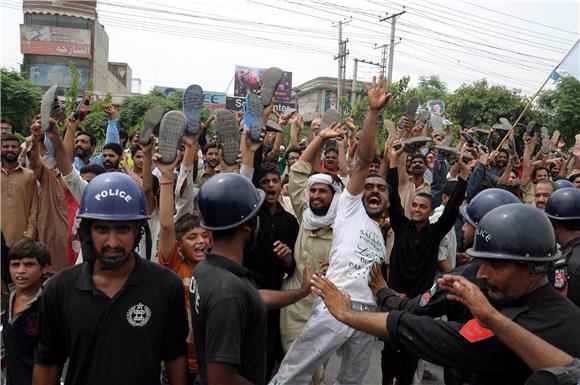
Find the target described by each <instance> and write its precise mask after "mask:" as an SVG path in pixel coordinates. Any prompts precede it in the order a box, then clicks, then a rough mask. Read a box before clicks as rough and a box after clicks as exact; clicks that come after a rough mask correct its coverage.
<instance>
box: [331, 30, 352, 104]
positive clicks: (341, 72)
mask: <svg viewBox="0 0 580 385" xmlns="http://www.w3.org/2000/svg"><path fill="white" fill-rule="evenodd" d="M349 22H350V20H348V21H345V22H343V21H342V20H341V21H339V22H338V55H336V56H335V57H334V60H338V78H337V87H336V101H337V108H338V112H342V108H341V106H340V97H341V96H342V94H343V92H342V82H343V79H344V78H345V77H346V57H347V55H348V54H349V52H348V51H347V50H346V43H348V39H346V40H342V26H343V25H345V24H347V23H349Z"/></svg>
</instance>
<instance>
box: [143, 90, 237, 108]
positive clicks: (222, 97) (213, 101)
mask: <svg viewBox="0 0 580 385" xmlns="http://www.w3.org/2000/svg"><path fill="white" fill-rule="evenodd" d="M153 90H155V91H157V92H161V93H162V94H163V95H166V96H169V95H171V94H173V93H174V92H178V91H179V92H181V93H184V92H185V88H174V87H164V86H154V87H153ZM203 107H205V108H226V93H225V92H215V91H203Z"/></svg>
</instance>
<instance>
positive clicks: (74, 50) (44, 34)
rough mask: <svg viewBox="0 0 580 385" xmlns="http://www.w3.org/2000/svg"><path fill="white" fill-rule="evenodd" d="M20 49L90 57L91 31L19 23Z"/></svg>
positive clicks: (25, 51)
mask: <svg viewBox="0 0 580 385" xmlns="http://www.w3.org/2000/svg"><path fill="white" fill-rule="evenodd" d="M20 51H21V52H22V53H24V54H33V55H50V56H66V57H80V58H85V59H90V58H91V31H90V30H88V29H76V28H62V27H50V26H46V25H24V24H21V25H20Z"/></svg>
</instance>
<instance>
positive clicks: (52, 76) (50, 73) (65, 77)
mask: <svg viewBox="0 0 580 385" xmlns="http://www.w3.org/2000/svg"><path fill="white" fill-rule="evenodd" d="M77 70H78V71H79V74H80V79H79V80H80V88H81V89H87V86H88V83H89V70H88V68H78V67H77ZM28 79H29V80H30V81H31V82H32V84H34V85H37V86H52V85H53V84H56V85H58V86H59V87H65V88H68V87H70V85H71V77H70V70H69V68H68V66H62V65H52V64H32V65H30V67H29V68H28Z"/></svg>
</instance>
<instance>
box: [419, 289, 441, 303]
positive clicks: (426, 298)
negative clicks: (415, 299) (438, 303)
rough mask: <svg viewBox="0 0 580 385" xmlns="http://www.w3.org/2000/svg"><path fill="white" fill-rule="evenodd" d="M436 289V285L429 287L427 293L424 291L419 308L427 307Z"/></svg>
mask: <svg viewBox="0 0 580 385" xmlns="http://www.w3.org/2000/svg"><path fill="white" fill-rule="evenodd" d="M438 288H439V287H438V286H437V284H434V285H433V286H431V288H430V289H429V291H426V292H425V293H423V295H422V296H421V300H420V301H419V306H421V307H425V306H427V304H428V303H429V300H430V299H431V297H433V295H435V293H436V292H437V289H438Z"/></svg>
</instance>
